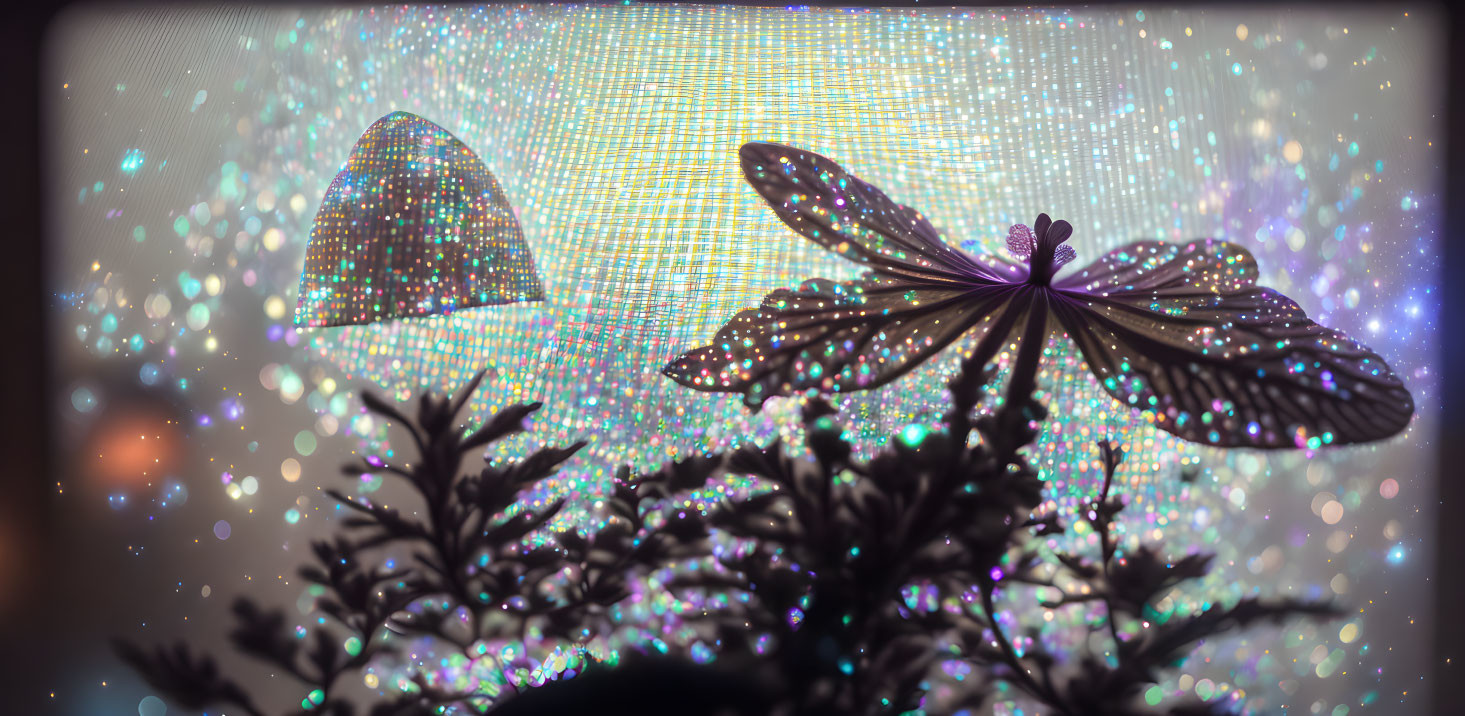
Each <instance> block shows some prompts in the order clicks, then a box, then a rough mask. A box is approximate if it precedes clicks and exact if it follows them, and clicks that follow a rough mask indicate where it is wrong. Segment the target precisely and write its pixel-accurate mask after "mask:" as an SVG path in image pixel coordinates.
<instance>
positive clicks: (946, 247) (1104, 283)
mask: <svg viewBox="0 0 1465 716" xmlns="http://www.w3.org/2000/svg"><path fill="white" fill-rule="evenodd" d="M739 156H740V160H741V164H742V169H743V173H744V177H745V178H746V179H747V181H748V183H749V184H751V185H752V187H753V189H755V190H756V191H757V192H758V194H760V195H761V196H762V197H763V198H764V199H765V200H766V201H767V202H768V204H769V205H770V206H771V207H772V208H773V211H774V212H775V213H776V214H777V215H778V216H779V218H780V219H782V220H783V222H784V223H785V224H787V225H788V226H789V227H791V228H792V229H793V230H794V231H796V232H798V233H799V234H802V235H803V236H804V237H805V238H807V239H809V240H810V241H813V242H814V243H816V244H818V245H819V246H822V247H824V248H825V249H828V250H830V251H833V252H835V253H837V254H839V255H841V256H844V257H846V258H848V259H850V260H852V261H854V262H857V263H859V264H861V265H863V266H864V267H866V268H867V269H868V270H867V271H866V272H865V273H864V274H863V275H862V276H861V277H860V278H859V279H857V280H853V281H831V280H826V279H822V278H816V279H811V280H808V281H805V282H804V283H803V284H801V285H800V286H798V287H797V288H794V289H779V290H776V291H773V292H772V293H769V294H768V295H766V296H765V297H764V298H763V301H762V304H761V305H760V306H758V307H757V308H751V309H747V310H743V311H741V312H739V313H738V314H737V315H735V316H734V317H733V318H732V320H730V321H728V322H727V323H726V324H725V325H724V326H722V328H721V329H719V330H718V331H717V334H716V335H715V337H714V338H713V340H712V342H711V343H710V344H709V345H705V346H702V347H699V348H696V349H694V350H691V351H689V352H687V353H685V354H683V355H682V356H680V357H679V358H677V359H676V360H674V361H672V362H671V363H670V364H668V365H667V366H666V367H665V368H663V371H662V372H663V373H664V374H665V375H667V376H669V377H671V378H672V379H673V380H675V381H676V382H678V383H681V384H682V385H685V386H688V387H691V388H694V389H697V390H701V391H710V392H725V393H741V394H742V395H743V400H744V402H745V403H746V404H747V405H748V406H749V407H751V408H753V409H755V410H756V409H757V408H758V407H759V406H761V405H762V403H763V402H764V401H766V400H767V399H769V398H771V397H774V396H789V395H795V394H800V393H804V392H808V391H811V390H812V391H818V392H822V393H844V392H849V391H856V390H869V389H872V388H878V387H880V386H882V385H885V384H887V383H890V382H891V381H893V380H895V379H897V378H899V377H900V376H902V375H904V374H905V373H907V372H909V371H910V370H912V369H913V368H915V367H916V366H917V365H919V364H921V363H922V362H923V361H926V360H928V359H930V358H931V357H932V356H935V355H936V354H937V353H939V352H941V351H942V350H943V349H945V348H946V347H948V346H950V345H951V344H953V343H955V342H956V341H957V340H958V339H961V338H962V337H963V336H966V335H967V334H969V333H976V334H978V335H979V336H980V337H979V338H978V339H977V340H976V341H975V345H974V348H973V349H972V352H971V355H970V356H969V357H968V364H972V363H973V362H975V363H976V364H978V365H984V364H986V363H987V362H989V361H991V360H992V359H993V358H994V357H996V355H997V354H998V352H999V351H1000V350H1001V348H1002V347H1003V346H1005V345H1006V344H1007V343H1008V341H1009V339H1010V338H1011V337H1012V336H1013V335H1014V334H1021V336H1022V343H1025V344H1026V343H1029V342H1030V341H1031V343H1030V344H1031V345H1038V346H1041V345H1042V344H1044V343H1046V342H1047V339H1048V337H1049V336H1050V335H1053V334H1054V333H1061V334H1066V335H1067V337H1068V338H1069V339H1070V340H1071V341H1072V342H1073V343H1074V344H1075V345H1077V347H1078V349H1079V351H1080V352H1081V354H1082V356H1083V358H1084V361H1085V362H1086V363H1087V365H1088V368H1089V370H1090V371H1091V372H1092V374H1093V376H1094V378H1095V379H1096V380H1097V381H1098V382H1099V384H1100V385H1101V386H1102V387H1103V389H1104V390H1105V391H1106V392H1107V393H1108V394H1109V395H1110V396H1112V397H1113V398H1114V399H1115V400H1117V401H1119V402H1120V403H1121V404H1122V405H1125V406H1128V407H1130V408H1132V409H1135V410H1138V411H1148V412H1149V413H1151V414H1152V416H1153V423H1154V425H1155V426H1157V427H1159V428H1160V429H1162V430H1165V431H1167V432H1170V433H1172V434H1174V435H1176V436H1179V437H1181V438H1183V439H1185V440H1190V441H1193V442H1198V443H1204V444H1207V445H1215V446H1223V447H1252V448H1316V447H1319V446H1322V445H1327V444H1332V445H1342V444H1353V443H1361V442H1367V441H1372V440H1379V439H1382V438H1386V437H1389V436H1392V435H1394V434H1396V433H1398V432H1400V431H1401V430H1403V429H1404V428H1405V427H1406V426H1407V425H1408V424H1409V421H1410V419H1411V417H1412V416H1413V413H1414V402H1413V398H1412V397H1411V396H1410V394H1409V391H1408V390H1406V389H1405V387H1404V385H1403V383H1402V382H1401V381H1400V380H1399V378H1398V377H1397V376H1396V375H1395V374H1394V372H1393V371H1392V370H1390V368H1389V366H1388V365H1387V364H1386V363H1385V362H1384V360H1383V359H1382V358H1380V357H1379V356H1378V355H1377V354H1375V353H1374V352H1372V351H1371V350H1370V349H1369V348H1368V347H1366V346H1364V345H1363V344H1361V343H1358V342H1357V341H1354V340H1352V339H1350V338H1348V337H1346V336H1344V335H1343V334H1341V333H1339V332H1337V331H1334V330H1331V329H1328V328H1325V327H1323V326H1320V325H1318V324H1317V323H1314V322H1313V321H1311V320H1309V319H1308V317H1307V315H1306V314H1305V313H1304V312H1303V310H1302V308H1300V307H1299V306H1298V305H1297V304H1296V303H1295V302H1293V301H1292V300H1291V299H1289V298H1287V297H1286V296H1284V295H1282V294H1281V293H1278V292H1276V291H1274V290H1272V289H1269V288H1264V287H1259V286H1257V285H1256V279H1257V263H1256V260H1255V259H1254V258H1252V256H1251V254H1250V253H1249V252H1247V250H1246V249H1245V248H1242V247H1241V246H1239V245H1237V244H1234V243H1230V242H1226V241H1219V240H1215V239H1196V240H1194V241H1188V242H1183V243H1170V242H1165V241H1151V240H1143V241H1135V242H1133V243H1129V244H1126V245H1124V246H1121V247H1119V248H1116V249H1114V250H1112V251H1110V252H1108V253H1107V254H1104V255H1103V256H1101V257H1099V258H1098V260H1096V261H1094V262H1093V263H1091V264H1089V265H1087V266H1084V267H1083V268H1081V269H1078V270H1077V271H1071V272H1068V273H1066V274H1064V275H1061V276H1060V275H1058V274H1059V269H1061V268H1063V267H1064V266H1065V265H1066V264H1068V263H1069V262H1071V261H1073V260H1074V259H1075V258H1076V254H1075V252H1074V250H1073V248H1072V247H1071V246H1069V245H1067V244H1066V243H1065V242H1066V241H1067V240H1068V239H1069V237H1070V236H1071V235H1072V233H1073V227H1072V225H1070V224H1069V223H1068V222H1067V221H1053V220H1052V219H1050V218H1049V216H1048V215H1047V214H1040V215H1039V216H1038V218H1037V220H1036V221H1035V222H1034V223H1033V225H1032V226H1031V227H1028V226H1025V225H1021V224H1019V225H1017V226H1013V227H1012V228H1011V230H1010V231H1009V232H1008V235H1007V248H1008V251H1009V252H1010V253H1011V254H1012V257H1013V259H1008V258H1004V257H999V256H995V255H972V254H968V253H966V252H964V251H962V250H960V249H958V248H955V247H953V246H951V245H950V244H948V243H947V242H946V241H945V239H944V237H943V235H942V234H941V232H940V231H938V230H937V229H936V228H935V227H934V226H932V225H931V222H930V221H929V220H928V219H927V218H926V217H925V216H923V215H922V214H921V213H920V212H919V211H916V210H915V209H912V208H910V207H907V206H903V205H901V204H898V203H896V202H895V201H893V200H891V198H890V197H888V196H886V194H885V193H884V192H882V191H881V190H880V189H878V188H876V187H875V186H873V185H871V184H869V183H866V182H864V181H862V180H861V179H859V178H858V177H856V176H854V175H853V174H851V173H849V172H847V171H845V170H844V169H843V168H842V167H840V166H839V164H837V163H835V162H834V161H832V160H830V159H828V158H826V157H823V156H820V155H819V154H815V153H813V152H810V151H805V150H802V149H797V148H794V147H789V146H785V145H781V144H773V143H767V142H750V143H748V144H745V145H743V147H742V148H741V149H740V150H739ZM1014 259H1015V260H1014ZM1041 359H1042V352H1041V350H1027V351H1020V352H1019V353H1018V355H1017V358H1016V361H1015V362H1014V364H1013V365H1012V376H1013V377H1012V378H1010V379H1009V380H1010V381H1012V382H1017V380H1018V379H1017V376H1019V375H1027V376H1028V377H1029V379H1030V378H1031V376H1032V375H1033V374H1034V372H1035V371H1037V370H1038V367H1039V365H1038V364H1039V363H1040V362H1041Z"/></svg>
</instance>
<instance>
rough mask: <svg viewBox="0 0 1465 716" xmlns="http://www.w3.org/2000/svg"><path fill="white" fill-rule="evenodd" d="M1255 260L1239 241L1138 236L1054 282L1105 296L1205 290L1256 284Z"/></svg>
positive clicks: (1195, 293) (1066, 288)
mask: <svg viewBox="0 0 1465 716" xmlns="http://www.w3.org/2000/svg"><path fill="white" fill-rule="evenodd" d="M1256 277H1257V265H1256V259H1255V258H1252V255H1251V252H1250V251H1247V250H1246V249H1245V248H1244V247H1242V246H1241V245H1239V244H1233V243H1231V242H1229V241H1217V240H1215V239H1197V240H1195V241H1191V242H1188V243H1184V244H1176V243H1171V242H1169V241H1136V242H1134V243H1131V244H1126V245H1124V246H1121V247H1119V248H1117V249H1114V250H1113V251H1110V252H1109V253H1107V254H1104V255H1103V256H1101V257H1099V260H1097V261H1095V262H1093V263H1091V264H1089V265H1088V266H1085V267H1084V268H1083V269H1081V270H1079V271H1077V272H1075V273H1072V274H1069V275H1068V276H1064V277H1061V278H1059V279H1058V280H1056V281H1054V282H1053V288H1055V289H1059V290H1060V291H1077V292H1081V293H1085V294H1092V295H1102V296H1120V295H1128V294H1133V295H1136V296H1140V295H1143V296H1153V295H1158V296H1177V297H1178V296H1202V295H1208V294H1214V293H1224V292H1234V291H1239V290H1242V289H1245V288H1250V287H1252V286H1255V285H1256Z"/></svg>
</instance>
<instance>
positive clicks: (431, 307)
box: [295, 112, 544, 327]
mask: <svg viewBox="0 0 1465 716" xmlns="http://www.w3.org/2000/svg"><path fill="white" fill-rule="evenodd" d="M543 298H544V291H543V288H542V286H541V285H540V281H539V276H538V274H537V272H536V271H535V266H534V256H533V255H532V254H531V253H530V251H529V246H528V244H526V243H524V234H523V232H522V231H521V230H520V229H519V222H518V220H517V219H515V218H514V212H513V209H512V208H511V207H510V206H509V202H508V198H507V197H505V196H504V192H503V189H502V188H500V187H499V184H498V181H496V180H495V179H494V178H493V175H492V174H490V173H489V172H488V169H487V168H486V167H484V165H483V162H482V161H481V160H480V159H479V158H478V156H477V155H476V154H474V153H473V150H471V149H469V148H468V146H467V145H465V144H463V142H462V141H460V140H459V139H458V138H457V137H454V136H453V135H452V134H451V133H449V132H448V131H447V130H445V129H443V128H442V127H439V126H437V125H436V124H433V123H432V122H429V121H427V120H425V119H423V118H421V117H418V116H417V115H414V114H410V113H407V112H393V113H391V114H389V115H387V116H385V117H382V118H381V119H379V120H377V121H376V122H375V123H373V124H372V125H371V127H369V128H368V129H367V130H366V133H365V134H363V135H361V139H359V140H357V141H356V145H355V146H354V147H352V148H351V155H350V157H348V158H347V160H346V165H345V167H344V168H343V169H342V170H341V172H340V173H339V174H337V175H336V178H335V179H334V180H333V181H332V182H331V185H330V188H328V189H327V190H326V194H325V198H324V199H323V200H322V201H321V207H320V211H319V212H317V213H316V216H315V226H314V228H312V230H311V232H310V243H309V244H308V245H307V246H306V249H305V269H304V271H303V272H302V273H301V276H300V298H299V302H298V303H297V305H296V309H295V324H296V325H299V326H308V327H320V326H343V325H351V324H364V323H374V322H377V321H385V320H391V319H394V318H411V317H417V316H432V315H441V314H446V313H451V312H452V311H456V310H460V309H464V308H472V307H475V306H495V305H500V304H505V303H516V302H520V301H538V300H542V299H543Z"/></svg>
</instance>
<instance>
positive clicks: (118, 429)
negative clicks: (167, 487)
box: [83, 408, 182, 486]
mask: <svg viewBox="0 0 1465 716" xmlns="http://www.w3.org/2000/svg"><path fill="white" fill-rule="evenodd" d="M181 447H182V440H181V435H180V430H179V428H178V423H177V421H174V420H171V419H169V418H168V417H166V416H164V415H162V414H161V413H160V412H156V411H150V410H129V409H126V408H123V409H119V410H117V411H115V412H114V413H113V414H111V415H108V416H106V417H104V418H103V419H102V421H101V422H100V423H99V424H98V425H97V428H96V430H95V431H94V432H93V433H92V436H91V440H90V441H89V443H88V447H87V452H86V453H85V460H84V462H83V468H84V469H85V471H86V473H87V476H88V477H89V478H91V479H93V480H96V481H100V482H103V483H105V484H106V485H107V486H119V485H145V484H152V483H154V482H156V481H157V480H158V479H160V478H161V477H163V476H164V475H165V474H166V473H167V472H169V471H170V470H172V469H173V468H174V467H175V466H176V465H177V464H178V458H179V451H180V449H181Z"/></svg>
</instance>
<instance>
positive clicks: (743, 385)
mask: <svg viewBox="0 0 1465 716" xmlns="http://www.w3.org/2000/svg"><path fill="white" fill-rule="evenodd" d="M1010 290H1011V289H1010V288H1008V287H1000V288H992V287H972V286H965V287H961V286H921V285H913V284H910V283H908V282H905V281H901V280H899V279H892V278H889V277H883V276H879V275H877V274H866V275H865V276H864V277H863V278H862V279H860V280H857V281H845V282H835V281H829V280H826V279H813V280H810V281H806V282H804V284H803V285H802V286H800V287H799V288H798V289H796V290H789V289H779V290H777V291H774V292H772V293H770V294H768V295H767V296H765V297H764V298H763V302H762V305H760V306H759V307H758V308H750V309H747V310H744V311H741V312H739V313H738V314H737V315H736V316H734V317H733V319H732V320H731V321H728V322H727V324H725V325H724V326H723V327H722V328H721V329H719V330H718V331H717V335H716V336H715V337H714V338H713V342H712V343H711V344H710V345H706V346H702V347H700V348H697V349H694V350H692V351H690V352H688V353H686V354H684V355H682V356H681V357H679V358H677V359H676V360H675V361H672V363H670V364H669V365H667V366H666V368H664V369H663V371H662V372H663V373H665V374H666V375H668V376H670V377H671V378H672V379H674V380H676V381H677V382H678V383H681V384H683V385H686V386H688V387H691V388H695V389H697V390H702V391H715V392H735V393H742V394H743V399H744V402H745V403H747V404H748V405H749V406H751V407H754V408H756V407H758V406H759V405H761V404H762V403H763V401H764V400H767V399H768V398H771V397H774V396H787V395H794V394H797V393H800V392H803V391H805V390H809V389H814V390H818V391H820V392H824V393H837V392H848V391H852V390H866V389H870V388H876V387H879V386H881V385H884V384H885V383H888V382H890V381H892V380H894V379H896V378H897V377H899V376H901V375H903V374H904V373H906V372H907V371H909V370H911V369H912V368H914V367H915V366H916V365H918V364H920V363H921V362H922V361H924V360H926V359H927V358H929V357H931V356H933V355H935V354H936V353H937V352H939V351H941V350H942V349H943V348H945V347H946V346H948V345H950V344H951V343H952V342H953V341H955V340H957V339H958V338H960V337H961V335H962V334H963V333H965V332H967V331H968V330H969V329H971V328H973V327H974V326H976V325H977V324H979V323H981V322H982V321H983V320H985V319H987V318H989V317H990V316H991V315H992V314H993V313H994V312H996V311H997V310H998V309H999V308H1000V307H1001V306H1002V305H1004V304H1005V299H1006V294H1007V293H1008V292H1010Z"/></svg>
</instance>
